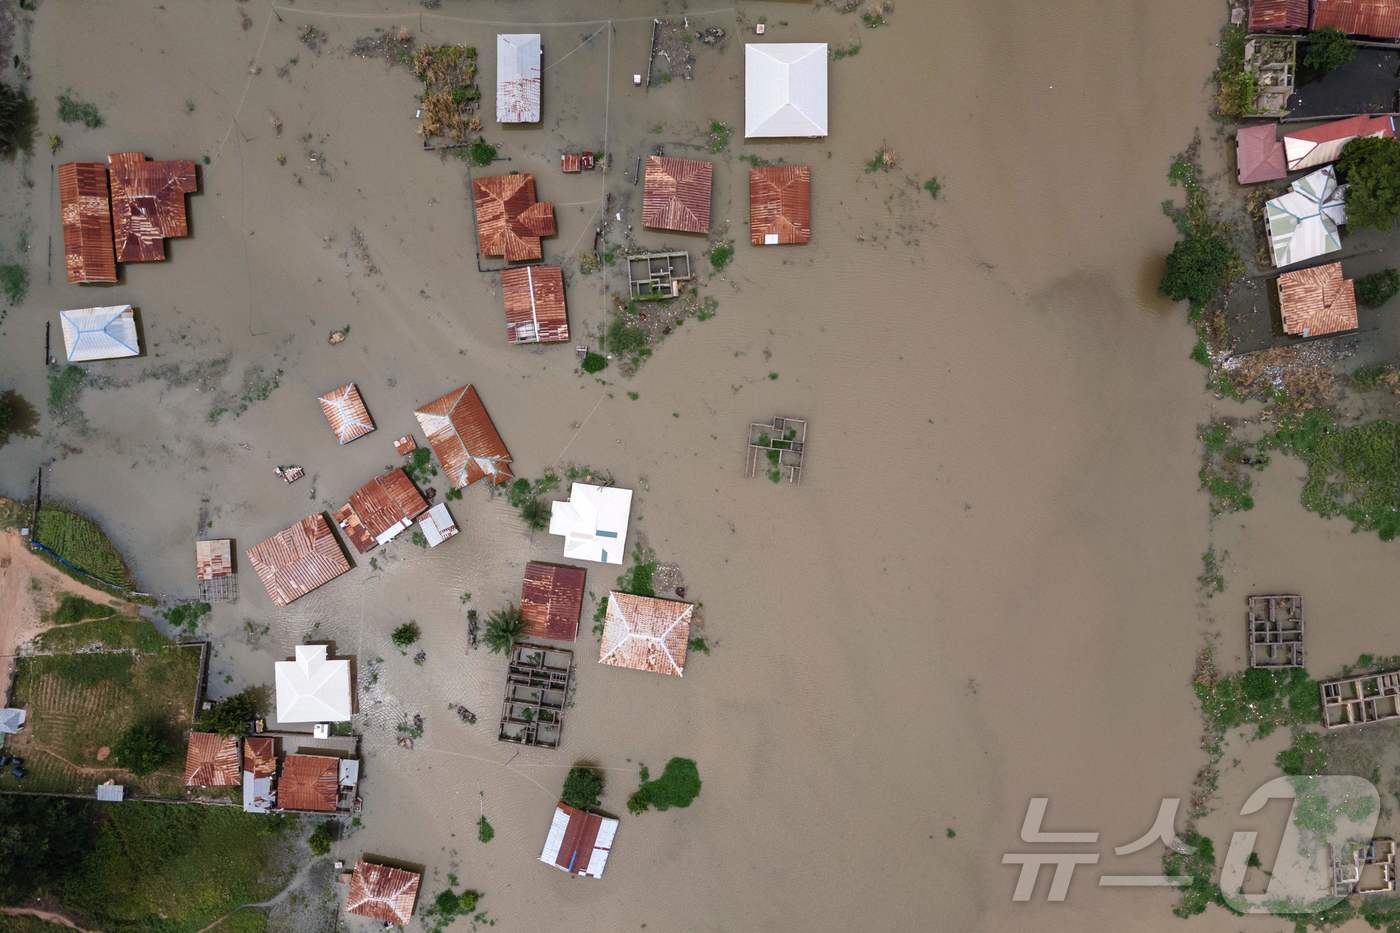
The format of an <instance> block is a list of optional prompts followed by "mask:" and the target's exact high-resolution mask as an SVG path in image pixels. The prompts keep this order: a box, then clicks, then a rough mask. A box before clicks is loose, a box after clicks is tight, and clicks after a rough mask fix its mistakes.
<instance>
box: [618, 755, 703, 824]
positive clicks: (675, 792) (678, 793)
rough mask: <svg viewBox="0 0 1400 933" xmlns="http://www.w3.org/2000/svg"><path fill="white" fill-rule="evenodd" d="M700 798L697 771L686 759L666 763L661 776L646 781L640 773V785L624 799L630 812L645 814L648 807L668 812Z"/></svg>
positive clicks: (644, 773) (644, 771)
mask: <svg viewBox="0 0 1400 933" xmlns="http://www.w3.org/2000/svg"><path fill="white" fill-rule="evenodd" d="M698 796H700V769H699V768H697V767H696V766H695V762H694V761H692V760H691V759H689V758H672V759H671V760H670V761H668V762H666V768H665V770H663V771H662V772H661V777H659V778H657V779H656V780H654V781H649V780H647V775H646V770H645V769H643V772H642V786H641V787H638V788H637V792H636V793H634V794H633V795H632V796H631V797H629V798H627V811H628V812H629V813H633V814H636V813H644V812H646V810H647V808H649V807H655V808H656V809H658V810H669V809H671V808H672V807H688V806H690V804H691V802H692V801H694V800H695V798H696V797H698Z"/></svg>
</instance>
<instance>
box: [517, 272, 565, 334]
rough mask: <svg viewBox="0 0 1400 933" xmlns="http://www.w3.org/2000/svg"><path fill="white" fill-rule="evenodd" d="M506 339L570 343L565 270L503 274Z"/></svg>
mask: <svg viewBox="0 0 1400 933" xmlns="http://www.w3.org/2000/svg"><path fill="white" fill-rule="evenodd" d="M501 299H502V301H504V302H505V306H506V337H507V338H508V339H509V340H510V342H511V343H559V342H561V341H565V340H568V339H569V314H568V311H567V310H565V307H564V270H562V269H560V268H559V267H558V266H516V267H515V268H513V269H505V270H503V271H502V272H501Z"/></svg>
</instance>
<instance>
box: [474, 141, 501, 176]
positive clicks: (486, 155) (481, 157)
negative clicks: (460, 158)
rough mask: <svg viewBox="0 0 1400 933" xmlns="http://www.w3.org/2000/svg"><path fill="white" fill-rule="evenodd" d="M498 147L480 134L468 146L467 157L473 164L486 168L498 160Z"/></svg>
mask: <svg viewBox="0 0 1400 933" xmlns="http://www.w3.org/2000/svg"><path fill="white" fill-rule="evenodd" d="M497 154H498V153H497V149H496V147H495V146H493V145H491V144H490V143H488V142H487V141H486V140H484V139H482V138H481V137H480V136H478V137H477V138H476V139H473V140H472V144H471V145H470V146H468V147H467V157H468V158H469V159H470V160H471V163H472V165H475V166H478V167H481V168H484V167H486V166H488V165H490V164H491V163H492V162H494V161H496V156H497Z"/></svg>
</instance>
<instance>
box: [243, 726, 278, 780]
mask: <svg viewBox="0 0 1400 933" xmlns="http://www.w3.org/2000/svg"><path fill="white" fill-rule="evenodd" d="M243 770H244V771H249V772H251V773H252V775H253V777H255V778H263V777H275V776H276V775H277V740H276V739H275V738H273V737H272V736H269V735H265V736H259V737H256V738H247V739H244V740H243Z"/></svg>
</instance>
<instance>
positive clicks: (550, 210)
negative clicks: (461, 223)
mask: <svg viewBox="0 0 1400 933" xmlns="http://www.w3.org/2000/svg"><path fill="white" fill-rule="evenodd" d="M472 199H473V201H474V202H475V205H476V239H477V249H478V250H480V252H481V255H483V256H499V257H502V258H504V259H505V260H506V261H507V262H524V261H527V260H530V259H540V258H542V257H543V256H544V247H543V245H542V244H541V242H540V238H541V237H547V236H554V235H555V234H556V233H558V232H559V231H558V229H557V228H556V227H555V225H554V205H553V204H551V203H549V202H548V201H537V200H535V176H534V175H530V174H522V175H489V176H487V177H485V178H474V179H472Z"/></svg>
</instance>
